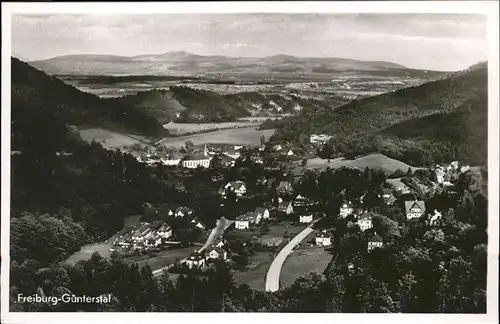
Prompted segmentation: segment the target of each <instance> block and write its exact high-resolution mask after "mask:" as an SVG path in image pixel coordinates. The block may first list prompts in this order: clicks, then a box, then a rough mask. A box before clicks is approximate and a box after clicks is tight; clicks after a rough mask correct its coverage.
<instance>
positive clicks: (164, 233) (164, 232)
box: [157, 224, 172, 239]
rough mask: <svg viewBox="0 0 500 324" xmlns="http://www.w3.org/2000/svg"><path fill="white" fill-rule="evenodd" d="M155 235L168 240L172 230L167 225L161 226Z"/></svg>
mask: <svg viewBox="0 0 500 324" xmlns="http://www.w3.org/2000/svg"><path fill="white" fill-rule="evenodd" d="M157 234H158V236H159V237H161V238H164V239H168V238H169V237H170V236H172V228H171V227H170V226H169V225H167V224H163V225H162V226H161V227H160V228H159V229H158V231H157Z"/></svg>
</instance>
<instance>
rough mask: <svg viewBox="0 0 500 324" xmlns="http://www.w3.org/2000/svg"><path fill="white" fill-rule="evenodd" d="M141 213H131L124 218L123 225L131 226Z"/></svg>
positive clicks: (139, 217) (136, 221)
mask: <svg viewBox="0 0 500 324" xmlns="http://www.w3.org/2000/svg"><path fill="white" fill-rule="evenodd" d="M141 217H142V215H131V216H127V217H125V218H124V226H123V227H125V228H129V227H133V226H135V225H137V224H138V223H139V220H140V219H141Z"/></svg>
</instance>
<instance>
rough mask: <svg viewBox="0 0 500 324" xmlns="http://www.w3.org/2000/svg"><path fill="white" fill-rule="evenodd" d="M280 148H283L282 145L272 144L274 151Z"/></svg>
mask: <svg viewBox="0 0 500 324" xmlns="http://www.w3.org/2000/svg"><path fill="white" fill-rule="evenodd" d="M282 149H283V147H282V146H281V145H279V144H276V145H274V146H273V150H275V151H281V150H282Z"/></svg>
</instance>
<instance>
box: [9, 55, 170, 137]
mask: <svg viewBox="0 0 500 324" xmlns="http://www.w3.org/2000/svg"><path fill="white" fill-rule="evenodd" d="M11 69H12V72H11V79H12V90H11V94H12V119H13V121H14V122H15V120H16V118H17V117H19V116H21V115H22V114H24V113H25V112H26V111H28V110H50V111H53V112H54V113H55V114H56V115H57V116H58V117H59V118H61V120H62V121H63V122H64V123H66V124H73V125H81V126H92V127H103V128H107V129H113V130H121V131H128V132H133V133H137V134H142V135H151V136H157V135H159V134H161V133H164V132H166V131H165V130H164V129H163V127H162V126H161V124H160V123H159V122H158V121H157V120H156V119H155V118H153V117H151V116H148V115H146V114H143V113H142V112H140V111H138V110H136V109H133V108H130V107H126V106H124V105H122V104H120V103H118V102H116V101H112V100H108V99H101V98H98V97H97V96H95V95H92V94H88V93H84V92H82V91H79V90H78V89H76V88H74V87H73V86H70V85H67V84H65V83H64V82H63V81H61V80H59V79H57V78H55V77H51V76H48V75H47V74H45V73H44V72H41V71H39V70H37V69H35V68H33V67H32V66H30V65H29V64H27V63H25V62H22V61H20V60H18V59H16V58H11Z"/></svg>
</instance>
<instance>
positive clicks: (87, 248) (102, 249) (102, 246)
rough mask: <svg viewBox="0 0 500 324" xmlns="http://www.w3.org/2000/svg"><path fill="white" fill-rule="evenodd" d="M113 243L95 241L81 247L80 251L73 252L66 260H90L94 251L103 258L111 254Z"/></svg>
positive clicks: (72, 262) (70, 261) (73, 262)
mask: <svg viewBox="0 0 500 324" xmlns="http://www.w3.org/2000/svg"><path fill="white" fill-rule="evenodd" d="M110 247H111V245H110V244H109V243H105V242H101V243H93V244H87V245H84V246H82V247H81V249H80V251H78V252H75V253H73V254H72V255H71V256H70V257H69V258H67V259H66V261H64V262H65V263H67V264H75V263H76V262H78V261H81V260H88V259H90V257H91V256H92V254H93V253H94V252H97V253H99V254H100V255H101V256H102V257H103V258H107V257H109V256H110V254H111V252H110V251H109V248H110Z"/></svg>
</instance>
